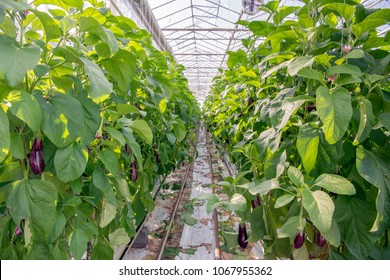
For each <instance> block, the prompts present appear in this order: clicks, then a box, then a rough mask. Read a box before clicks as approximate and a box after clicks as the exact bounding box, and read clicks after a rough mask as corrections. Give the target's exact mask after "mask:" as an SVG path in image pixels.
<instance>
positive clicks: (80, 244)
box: [70, 228, 88, 260]
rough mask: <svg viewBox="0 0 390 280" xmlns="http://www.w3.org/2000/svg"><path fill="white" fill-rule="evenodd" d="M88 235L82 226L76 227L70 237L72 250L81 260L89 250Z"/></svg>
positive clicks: (75, 257)
mask: <svg viewBox="0 0 390 280" xmlns="http://www.w3.org/2000/svg"><path fill="white" fill-rule="evenodd" d="M87 246H88V237H87V235H86V234H85V231H84V230H83V229H82V228H76V229H75V230H74V232H73V233H72V237H71V239H70V251H71V252H72V256H73V258H74V259H76V260H80V259H81V258H82V256H83V255H84V253H85V252H86V251H87Z"/></svg>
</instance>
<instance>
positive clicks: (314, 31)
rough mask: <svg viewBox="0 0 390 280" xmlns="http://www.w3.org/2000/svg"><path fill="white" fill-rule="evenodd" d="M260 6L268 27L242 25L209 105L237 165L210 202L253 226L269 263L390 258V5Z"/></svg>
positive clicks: (330, 1) (214, 126)
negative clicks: (222, 196)
mask: <svg viewBox="0 0 390 280" xmlns="http://www.w3.org/2000/svg"><path fill="white" fill-rule="evenodd" d="M260 9H261V10H263V11H264V12H266V13H268V15H269V18H270V19H271V22H265V21H251V22H247V21H240V24H242V25H243V26H244V27H246V28H248V29H249V30H250V31H252V35H251V36H250V37H249V38H247V39H244V40H242V41H243V45H244V47H245V49H240V50H238V51H236V52H229V58H228V60H227V66H228V68H227V70H221V71H220V75H219V76H218V77H216V78H215V79H214V85H213V88H212V90H211V93H210V95H209V96H208V99H207V101H206V103H205V110H206V113H205V118H206V121H207V123H208V126H209V129H210V131H211V132H212V133H213V136H214V139H215V140H216V141H217V142H218V143H219V145H220V146H221V147H222V148H223V149H225V150H226V151H227V152H228V153H229V154H230V157H231V159H232V160H233V161H234V162H235V163H236V165H237V166H238V168H239V173H238V174H237V176H236V178H230V177H229V178H226V179H225V182H223V183H221V185H222V186H223V188H224V189H225V191H226V193H227V194H228V196H229V197H230V200H229V201H219V202H218V199H217V198H216V197H212V198H210V201H209V203H211V202H212V203H211V204H210V205H211V206H216V205H222V206H224V207H226V208H228V209H231V210H234V211H235V212H236V213H237V215H238V216H239V217H241V219H242V220H243V221H245V222H247V223H250V226H251V232H250V235H249V238H248V241H252V242H254V241H258V240H262V241H263V244H264V247H265V255H266V257H267V258H294V259H309V258H316V259H390V244H389V241H390V232H389V228H390V92H389V89H390V80H389V71H390V66H389V65H390V63H389V62H390V32H388V31H387V32H386V27H387V26H388V24H389V22H390V9H380V10H373V9H367V8H365V7H364V6H363V5H360V4H358V2H355V1H348V0H346V1H334V0H327V1H318V0H317V1H303V3H302V6H296V7H286V6H285V7H280V8H279V1H269V2H268V3H267V4H265V5H263V6H262V7H261V8H260ZM258 195H259V196H260V201H261V204H260V205H259V206H257V207H255V208H251V201H253V199H255V198H256V197H257V196H258ZM212 208H213V207H210V210H211V209H212Z"/></svg>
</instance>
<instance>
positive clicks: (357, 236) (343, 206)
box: [334, 196, 376, 260]
mask: <svg viewBox="0 0 390 280" xmlns="http://www.w3.org/2000/svg"><path fill="white" fill-rule="evenodd" d="M375 215H376V211H375V206H374V205H373V204H372V203H369V202H367V201H363V200H360V199H358V198H354V197H351V198H350V197H347V196H339V197H338V198H337V199H336V211H335V214H334V218H335V220H336V221H337V224H338V225H339V227H340V233H341V238H342V240H343V241H344V242H345V245H346V246H347V248H348V250H349V251H350V252H351V253H352V254H353V255H355V256H356V257H357V258H358V259H362V260H363V259H367V257H368V256H369V255H370V254H371V252H372V249H373V247H374V246H375V245H374V242H375V239H376V238H375V237H374V235H373V234H372V233H370V228H371V225H372V224H373V222H374V220H375Z"/></svg>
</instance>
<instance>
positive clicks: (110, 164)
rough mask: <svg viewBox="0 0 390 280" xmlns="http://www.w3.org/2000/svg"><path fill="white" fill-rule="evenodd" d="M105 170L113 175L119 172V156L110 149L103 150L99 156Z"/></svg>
mask: <svg viewBox="0 0 390 280" xmlns="http://www.w3.org/2000/svg"><path fill="white" fill-rule="evenodd" d="M99 157H100V159H101V160H102V162H103V163H104V166H105V167H106V169H107V170H108V171H109V172H110V173H111V174H113V175H115V174H117V173H118V171H119V156H118V154H116V153H115V152H114V151H113V150H111V149H103V150H102V151H101V152H100V155H99Z"/></svg>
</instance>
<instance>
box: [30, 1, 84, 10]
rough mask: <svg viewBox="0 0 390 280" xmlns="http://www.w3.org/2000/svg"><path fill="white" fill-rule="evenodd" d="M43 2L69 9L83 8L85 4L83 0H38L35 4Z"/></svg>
mask: <svg viewBox="0 0 390 280" xmlns="http://www.w3.org/2000/svg"><path fill="white" fill-rule="evenodd" d="M42 4H50V5H55V6H58V7H61V8H63V9H64V10H69V8H72V7H74V8H77V9H79V10H81V8H82V7H83V6H84V1H83V0H36V1H34V5H35V6H39V5H42Z"/></svg>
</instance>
